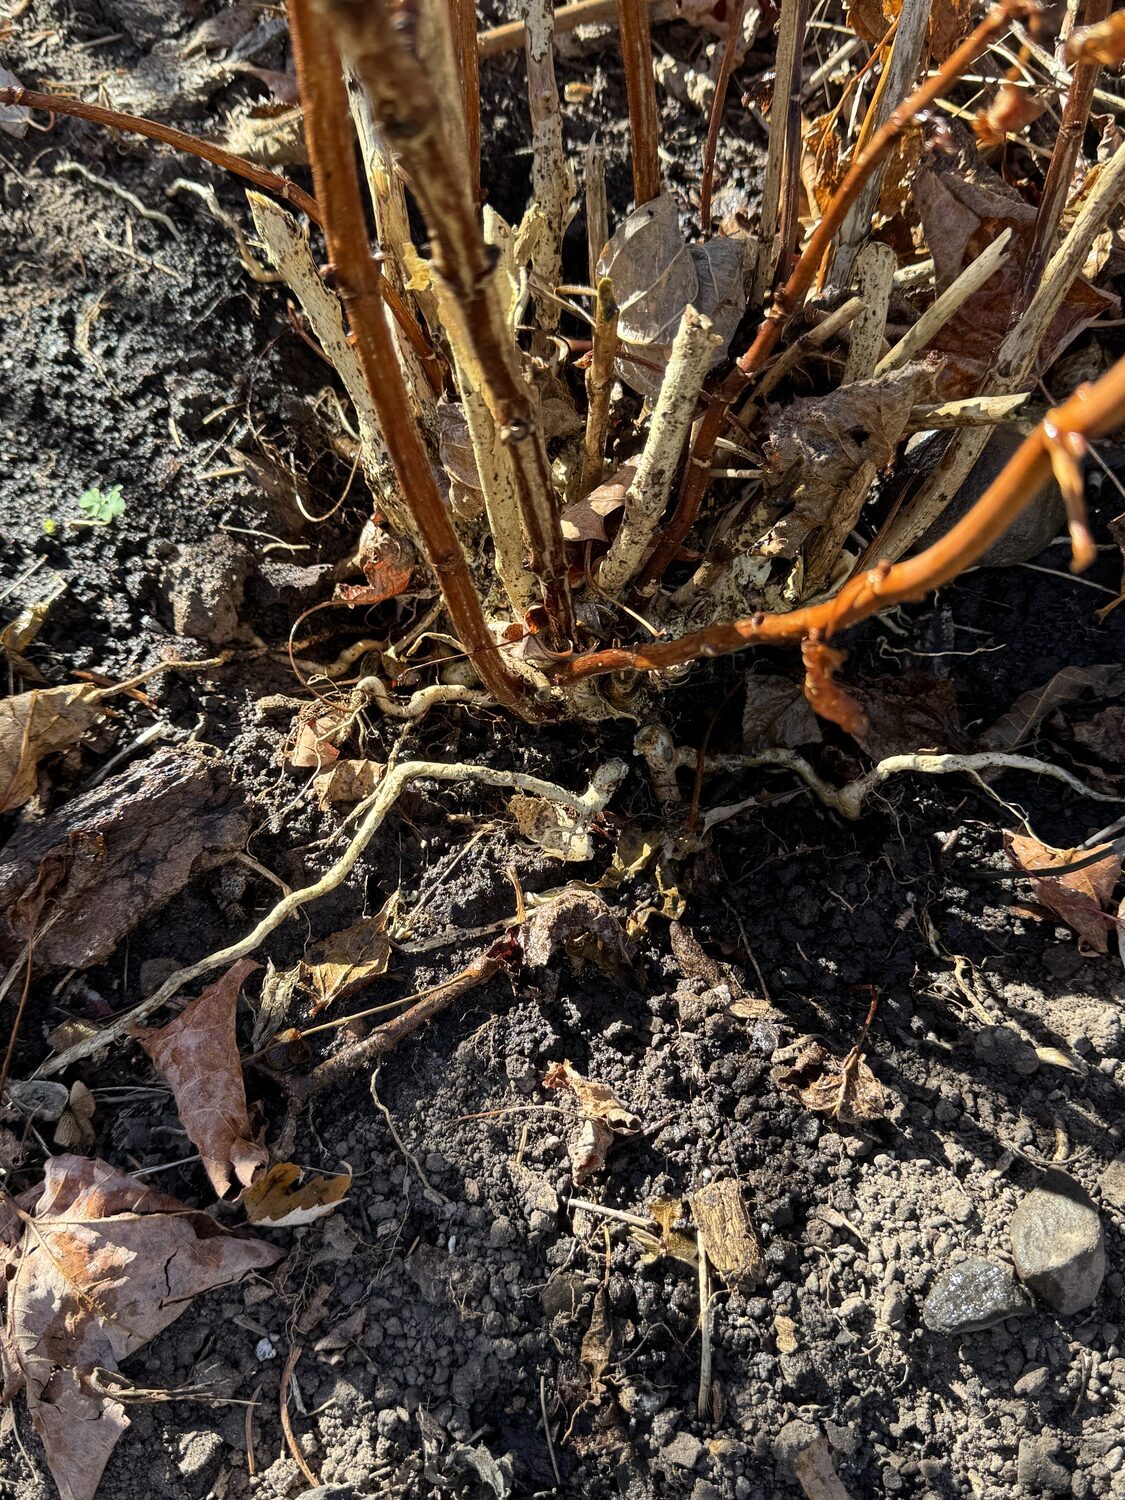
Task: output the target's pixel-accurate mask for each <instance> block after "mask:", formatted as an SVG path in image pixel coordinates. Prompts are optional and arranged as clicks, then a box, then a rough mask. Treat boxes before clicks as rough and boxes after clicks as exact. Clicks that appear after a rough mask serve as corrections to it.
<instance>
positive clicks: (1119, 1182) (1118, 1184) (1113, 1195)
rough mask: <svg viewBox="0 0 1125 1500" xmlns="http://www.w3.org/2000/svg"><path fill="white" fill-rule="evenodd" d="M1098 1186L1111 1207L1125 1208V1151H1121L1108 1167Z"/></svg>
mask: <svg viewBox="0 0 1125 1500" xmlns="http://www.w3.org/2000/svg"><path fill="white" fill-rule="evenodd" d="M1098 1186H1099V1187H1100V1188H1101V1190H1102V1197H1103V1198H1104V1199H1105V1201H1106V1202H1107V1203H1108V1204H1110V1206H1111V1207H1113V1208H1120V1209H1125V1151H1119V1152H1118V1153H1117V1155H1116V1156H1115V1157H1114V1158H1113V1160H1112V1161H1111V1162H1110V1164H1109V1166H1108V1167H1106V1169H1105V1171H1104V1172H1103V1173H1102V1176H1101V1182H1100V1183H1099V1184H1098Z"/></svg>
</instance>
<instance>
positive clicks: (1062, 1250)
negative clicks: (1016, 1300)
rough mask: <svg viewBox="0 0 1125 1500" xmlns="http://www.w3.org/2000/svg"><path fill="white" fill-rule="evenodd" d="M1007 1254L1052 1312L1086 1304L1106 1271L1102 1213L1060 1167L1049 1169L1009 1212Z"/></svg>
mask: <svg viewBox="0 0 1125 1500" xmlns="http://www.w3.org/2000/svg"><path fill="white" fill-rule="evenodd" d="M1011 1234H1012V1258H1013V1259H1014V1261H1015V1263H1016V1271H1017V1273H1018V1275H1019V1277H1020V1280H1021V1281H1023V1282H1025V1283H1026V1284H1027V1285H1028V1286H1029V1287H1030V1288H1031V1290H1032V1291H1033V1292H1034V1293H1035V1294H1036V1296H1037V1297H1042V1299H1043V1301H1044V1302H1046V1303H1048V1304H1049V1306H1051V1307H1053V1308H1054V1309H1055V1311H1056V1312H1060V1313H1074V1312H1079V1311H1080V1310H1081V1309H1082V1308H1084V1307H1089V1306H1090V1304H1091V1302H1093V1300H1094V1298H1095V1297H1096V1296H1097V1295H1098V1292H1099V1290H1100V1289H1101V1284H1102V1278H1103V1277H1104V1276H1105V1240H1104V1237H1103V1235H1102V1224H1101V1219H1100V1218H1099V1217H1098V1211H1097V1209H1096V1208H1095V1207H1094V1205H1093V1203H1092V1202H1091V1201H1090V1198H1089V1197H1088V1196H1087V1194H1086V1192H1085V1191H1084V1190H1083V1189H1082V1188H1081V1187H1080V1186H1079V1185H1078V1183H1077V1182H1075V1181H1074V1179H1073V1178H1072V1177H1068V1176H1067V1174H1066V1173H1065V1172H1057V1171H1055V1172H1048V1173H1046V1174H1045V1176H1044V1178H1043V1181H1042V1182H1041V1183H1040V1185H1039V1186H1038V1187H1037V1188H1035V1189H1033V1191H1032V1192H1030V1193H1028V1195H1027V1197H1026V1198H1024V1200H1023V1202H1022V1203H1021V1204H1020V1206H1019V1207H1018V1208H1017V1209H1016V1211H1015V1213H1014V1214H1013V1215H1012V1225H1011Z"/></svg>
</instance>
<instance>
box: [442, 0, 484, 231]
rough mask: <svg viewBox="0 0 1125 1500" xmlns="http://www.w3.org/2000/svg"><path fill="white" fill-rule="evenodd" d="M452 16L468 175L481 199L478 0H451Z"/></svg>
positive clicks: (474, 200)
mask: <svg viewBox="0 0 1125 1500" xmlns="http://www.w3.org/2000/svg"><path fill="white" fill-rule="evenodd" d="M449 14H450V16H451V17H452V19H453V45H454V48H455V50H456V53H457V72H458V76H459V77H460V79H461V104H462V107H463V112H464V116H465V140H466V143H467V144H468V148H469V176H470V177H471V179H472V184H473V202H474V203H479V202H480V52H479V49H478V47H477V7H476V0H449Z"/></svg>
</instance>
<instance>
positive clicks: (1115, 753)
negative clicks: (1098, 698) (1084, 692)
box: [1070, 703, 1125, 770]
mask: <svg viewBox="0 0 1125 1500" xmlns="http://www.w3.org/2000/svg"><path fill="white" fill-rule="evenodd" d="M1070 732H1071V734H1072V735H1073V736H1074V739H1075V742H1076V743H1077V744H1079V745H1081V746H1082V748H1083V749H1084V750H1087V751H1089V752H1090V754H1092V755H1096V756H1097V757H1098V759H1099V760H1103V761H1105V762H1106V764H1107V765H1109V766H1112V767H1113V769H1114V770H1120V768H1121V766H1122V765H1123V764H1125V704H1122V703H1111V704H1110V706H1109V707H1108V708H1103V709H1102V711H1101V713H1098V714H1095V715H1094V716H1093V718H1091V719H1087V720H1086V721H1085V723H1083V724H1072V725H1071V728H1070Z"/></svg>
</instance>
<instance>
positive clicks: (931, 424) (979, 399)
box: [906, 391, 1028, 432]
mask: <svg viewBox="0 0 1125 1500" xmlns="http://www.w3.org/2000/svg"><path fill="white" fill-rule="evenodd" d="M1027 401H1028V393H1027V392H1026V391H1017V392H1016V393H1015V395H1012V396H964V397H962V398H961V400H959V401H939V402H936V403H934V404H932V405H931V404H927V403H926V402H921V401H920V402H919V403H918V405H917V406H913V407H911V409H910V420H909V421H908V422H907V424H906V430H907V432H934V431H940V430H941V429H942V428H945V427H995V426H996V425H997V424H998V423H999V422H1010V421H1011V420H1012V419H1013V417H1016V416H1018V415H1019V412H1020V408H1021V407H1024V406H1026V405H1027Z"/></svg>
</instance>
